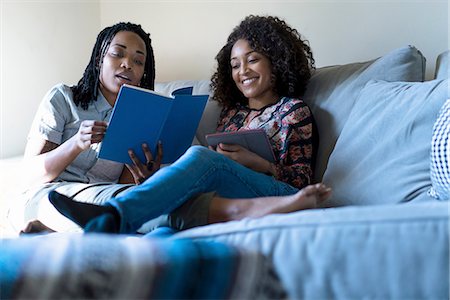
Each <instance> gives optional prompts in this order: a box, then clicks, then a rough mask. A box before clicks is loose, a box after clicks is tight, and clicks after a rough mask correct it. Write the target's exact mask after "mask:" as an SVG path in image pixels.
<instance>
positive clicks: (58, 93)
mask: <svg viewBox="0 0 450 300" xmlns="http://www.w3.org/2000/svg"><path fill="white" fill-rule="evenodd" d="M43 103H44V105H50V106H54V107H61V106H64V107H67V106H73V105H75V103H74V101H73V93H72V89H71V88H70V87H69V86H67V85H65V84H63V83H59V84H56V85H54V86H53V87H52V88H50V90H48V92H47V93H46V94H45V96H44V99H43Z"/></svg>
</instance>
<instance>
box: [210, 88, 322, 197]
mask: <svg viewBox="0 0 450 300" xmlns="http://www.w3.org/2000/svg"><path fill="white" fill-rule="evenodd" d="M313 122H314V119H313V117H312V114H311V111H310V109H309V107H308V106H307V105H306V103H304V102H303V101H302V100H300V99H292V98H288V97H283V98H282V99H281V100H280V101H278V102H277V103H276V104H273V105H269V106H265V107H263V108H261V109H251V108H248V107H247V106H243V105H238V106H237V107H236V108H231V109H225V110H223V111H222V113H221V116H220V121H219V124H218V127H217V132H233V131H239V130H247V129H258V128H263V129H264V130H265V131H266V133H267V135H268V137H269V140H270V142H271V144H272V148H273V152H274V154H275V157H276V163H275V168H276V174H275V178H276V179H278V180H280V181H283V182H286V183H288V184H290V185H292V186H295V187H297V188H299V189H300V188H302V187H305V186H306V185H308V184H310V183H311V180H312V172H313V170H312V162H313V153H314V151H313ZM314 150H315V149H314Z"/></svg>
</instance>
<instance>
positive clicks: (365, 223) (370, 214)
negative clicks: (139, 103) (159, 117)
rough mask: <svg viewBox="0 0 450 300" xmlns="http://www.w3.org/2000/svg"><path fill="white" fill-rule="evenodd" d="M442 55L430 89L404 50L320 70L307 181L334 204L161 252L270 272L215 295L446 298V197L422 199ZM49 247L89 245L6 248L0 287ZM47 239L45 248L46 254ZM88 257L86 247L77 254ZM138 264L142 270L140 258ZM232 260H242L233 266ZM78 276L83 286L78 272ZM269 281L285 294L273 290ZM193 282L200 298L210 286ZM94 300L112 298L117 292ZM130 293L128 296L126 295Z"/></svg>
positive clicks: (118, 243) (200, 88) (167, 88)
mask: <svg viewBox="0 0 450 300" xmlns="http://www.w3.org/2000/svg"><path fill="white" fill-rule="evenodd" d="M448 56H449V53H448V52H447V53H444V54H442V55H441V56H440V57H439V59H438V64H437V69H436V79H434V80H429V81H426V82H423V81H424V70H425V58H424V57H423V55H422V54H421V53H420V52H419V51H418V50H417V49H416V48H414V47H412V46H406V47H403V48H400V49H396V50H394V51H392V52H390V53H387V54H386V55H383V56H382V57H379V58H377V59H373V60H371V61H367V62H360V63H350V64H346V65H337V66H330V67H323V68H318V69H317V70H316V72H315V73H314V75H313V77H312V79H311V81H310V84H309V86H308V88H307V91H306V94H305V96H304V100H305V101H306V102H307V103H308V105H309V106H310V107H311V109H312V111H313V114H314V116H315V119H316V121H317V124H318V129H319V134H320V147H319V152H318V161H317V166H316V170H315V171H316V172H315V173H316V174H315V176H316V177H315V180H316V181H318V182H319V181H323V182H325V183H326V184H327V185H329V186H330V187H332V188H333V196H332V198H331V199H329V200H328V201H326V202H325V203H324V205H323V207H321V208H318V209H313V210H305V211H299V212H295V213H290V214H279V215H269V216H266V217H263V218H259V219H244V220H241V221H236V222H228V223H222V224H214V225H208V226H203V227H198V228H194V229H190V230H186V231H182V232H178V233H176V234H175V235H173V236H171V237H169V238H167V239H165V242H166V243H169V245H170V243H177V242H180V241H190V242H193V243H194V244H196V245H197V246H196V247H197V248H196V249H202V248H201V247H200V246H198V245H204V243H206V244H208V243H217V242H219V244H220V245H227V246H229V247H232V248H234V249H239V251H242V252H243V253H247V254H249V253H250V254H251V253H253V254H255V255H256V256H254V257H258V255H261V254H262V256H263V257H264V258H265V260H264V261H265V262H266V263H268V266H267V267H266V268H259V269H258V268H256V266H257V265H259V264H263V262H262V261H261V260H258V259H255V258H253V259H251V260H248V261H250V262H253V267H254V268H249V267H248V266H251V265H252V263H247V267H248V271H242V270H245V269H244V268H240V269H233V270H235V272H239V271H236V270H241V271H242V272H248V273H245V274H248V276H240V277H239V278H238V279H236V278H234V280H231V281H230V282H231V283H232V287H233V288H232V289H231V290H233V291H239V290H242V291H245V295H247V296H242V295H244V294H221V296H220V297H225V298H233V296H232V295H239V296H238V297H241V298H242V297H243V298H258V299H259V298H265V297H266V298H279V297H285V296H286V297H288V298H291V299H362V298H364V299H449V209H450V208H449V204H448V201H447V200H448V199H444V200H436V199H434V198H432V197H431V196H430V195H429V194H428V192H429V190H430V188H432V186H433V184H434V183H433V182H432V180H431V178H430V147H431V146H430V145H431V140H432V133H433V124H434V123H435V120H436V119H437V117H438V114H439V111H440V109H441V107H442V105H443V104H444V103H445V101H446V100H447V99H449V98H450V97H449V81H448V77H449V76H448ZM188 86H193V87H194V94H205V93H209V81H207V80H199V81H172V82H167V83H158V84H157V85H156V90H158V91H159V92H162V93H167V94H170V92H171V91H173V90H175V89H178V88H181V87H188ZM218 114H219V107H218V106H217V104H216V103H215V102H212V101H209V102H208V104H207V107H206V111H205V113H204V115H203V118H202V121H201V123H200V126H199V129H198V131H197V135H196V141H195V142H196V143H199V144H204V142H205V140H204V136H205V134H207V133H211V132H214V129H215V123H216V121H217V117H218ZM58 239H60V240H62V241H63V243H64V245H72V244H74V242H73V240H75V241H76V243H75V244H76V245H79V247H81V246H80V245H86V244H89V245H91V246H92V245H96V244H95V243H94V242H93V241H92V240H93V237H89V238H88V237H86V238H84V239H80V238H79V236H75V237H73V238H72V237H71V236H67V235H65V236H63V237H61V236H57V237H51V238H39V241H40V242H39V243H34V242H30V241H29V240H28V239H19V240H14V239H13V240H8V241H7V242H6V243H5V244H4V245H6V247H4V248H3V250H2V251H3V252H0V254H3V256H2V255H0V263H1V262H2V257H3V258H4V260H3V263H4V262H8V263H6V264H4V266H5V267H4V268H9V269H8V270H9V271H8V272H7V273H3V274H10V275H11V274H12V275H11V276H9V277H4V278H6V279H3V280H2V281H1V282H0V283H1V284H2V286H3V287H7V288H9V291H13V290H14V289H13V288H11V286H13V285H14V281H15V280H16V279H17V276H16V277H14V276H13V275H14V274H16V273H14V272H13V271H11V270H15V271H17V269H18V266H22V262H23V260H24V257H27V258H28V257H29V256H30V255H31V254H30V253H35V252H37V251H36V247H38V248H39V249H41V251H40V253H41V254H34V255H35V259H36V260H37V261H42V260H44V259H45V255H44V254H45V253H51V254H53V252H52V251H51V250H49V249H50V248H51V247H48V244H49V243H50V244H52V243H55V241H57V240H58ZM105 239H107V241H106V242H105ZM45 240H48V241H50V242H49V243H47V244H46V245H47V246H46V247H47V248H45V246H44V245H45V243H44V242H43V241H45ZM100 240H101V241H102V243H103V244H102V245H103V247H104V248H105V243H106V245H107V246H106V248H109V250H108V252H109V251H111V250H115V252H117V256H114V255H113V254H110V255H109V258H110V259H109V261H111V260H114V259H117V261H121V259H122V258H123V257H124V256H121V255H120V251H119V250H120V249H122V250H123V248H124V247H129V248H130V247H131V245H134V244H133V243H136V241H135V240H131V239H127V238H126V237H122V236H108V237H101V239H100ZM157 243H158V245H159V246H160V245H161V244H159V241H158V242H157ZM43 244H44V245H43ZM56 244H57V243H55V244H54V245H56ZM58 245H59V244H58ZM138 246H139V245H138ZM43 247H44V248H43ZM133 247H134V246H133ZM67 248H69V247H67ZM5 249H6V250H5ZM78 249H81V248H78ZM86 249H88V248H87V246H85V247H84V248H83V251H86ZM127 249H128V248H127ZM133 249H141V248H139V247H138V248H133ZM161 249H162V250H161V251H159V252H158V251H156V252H148V253H151V255H149V257H151V258H152V261H153V264H152V266H153V267H155V264H156V265H158V266H159V269H161V266H164V265H165V264H167V262H168V261H170V259H171V258H173V257H172V256H170V255H169V254H167V255H166V257H164V255H162V253H165V252H164V249H165V248H164V247H162V248H161ZM170 249H173V248H170ZM16 251H17V252H16ZM67 251H69V250H67ZM67 251H66V252H67ZM130 251H131V250H130ZM133 251H137V250H133ZM63 252H64V251H63ZM66 252H64V253H66ZM79 252H80V251H79ZM88 252H89V251H88ZM112 252H114V251H112ZM169 252H170V251H169ZM169 252H167V253H169ZM15 253H20V254H21V256H20V257H19V256H18V255H15ZM23 253H26V254H27V255H24V254H23ZM83 253H84V252H83ZM130 253H131V252H130ZM186 253H187V252H186ZM91 254H92V253H91ZM178 254H180V253H178ZM203 254H204V252H203ZM39 255H42V256H39ZM92 255H94V254H92ZM180 255H181V256H183V254H180ZM36 256H37V258H36ZM66 256H69V255H67V253H66ZM94 256H95V255H94ZM5 257H9V258H11V257H12V259H5ZM58 257H61V255H60V256H58ZM100 257H101V256H100ZM132 257H133V255H128V256H126V258H127V259H128V260H127V262H128V261H130V264H132V265H136V261H135V260H134V259H133V258H132ZM158 257H160V258H161V259H160V260H158V259H157V258H158ZM178 257H179V256H178ZM244 257H245V256H244ZM98 258H99V257H98ZM188 259H189V258H188ZM137 261H147V260H143V259H142V256H140V257H139V259H138V260H137ZM241 261H245V259H242V257H241ZM133 262H134V263H133ZM44 265H45V264H42V263H41V264H40V265H39V266H40V267H39V268H37V269H38V271H42V269H46V267H45V266H44ZM122 265H124V264H122ZM125 265H127V264H125ZM211 265H214V266H215V267H216V269H214V270H215V271H214V272H211V273H210V274H215V272H221V270H222V271H223V270H225V269H226V270H228V271H230V269H229V268H225V265H217V264H216V261H211ZM177 268H178V267H176V268H175V269H177ZM49 269H51V268H49ZM53 270H54V268H53ZM81 270H84V269H82V268H81ZM119 270H121V269H120V268H119ZM152 271H154V269H152ZM273 271H274V272H273ZM108 272H117V270H116V271H111V269H108ZM38 273H39V272H38ZM42 273H45V272H41V274H42ZM47 273H52V272H51V271H48V272H47ZM257 273H260V274H263V273H264V274H271V273H274V276H275V277H273V276H272V277H271V276H268V277H269V278H271V279H270V280H269V279H267V276H266V277H264V280H263V281H264V284H260V285H257V284H255V282H257V281H258V280H259V279H260V278H259V277H255V274H257ZM77 274H78V276H80V277H83V275H82V274H84V273H83V272H81V275H80V273H77ZM48 276H50V277H51V275H48ZM74 276H75V275H72V277H74ZM75 277H76V276H75ZM245 277H248V278H247V279H249V278H250V279H252V280H253V281H252V284H251V285H248V284H247V285H245V284H244V282H246V280H245ZM46 278H47V277H46ZM133 278H134V277H133ZM255 278H257V279H255ZM276 278H278V279H279V282H280V283H281V285H280V286H281V288H282V289H283V290H284V292H285V294H284V293H283V292H280V287H279V286H278V284H277V283H276V282H277V280H275V279H276ZM250 279H249V280H250ZM8 280H9V281H8ZM159 280H161V279H159ZM249 280H247V281H249ZM271 280H272V281H271ZM98 282H99V281H97V282H94V283H92V282H91V283H90V284H91V285H90V287H91V288H93V289H94V290H96V291H98V290H101V289H105V286H107V284H106V283H104V281H102V283H104V285H100V284H98ZM155 282H156V283H155ZM155 282H153V283H154V284H155V286H159V285H158V284H157V283H158V281H155ZM165 282H167V278H166V281H165ZM170 282H171V281H170ZM200 283H201V284H202V285H203V287H204V288H205V289H206V288H209V287H210V284H216V283H217V282H214V281H200ZM109 284H110V285H111V284H112V283H111V282H110V283H109ZM122 284H125V283H123V282H122ZM166 284H167V283H166ZM171 284H172V282H171ZM240 287H242V289H241V288H240ZM244 287H246V288H244ZM109 288H111V287H110V286H109ZM197 288H198V286H197ZM222 288H223V287H222ZM16 290H17V288H16ZM191 290H192V288H191ZM130 291H131V289H130ZM261 291H268V292H267V293H264V292H261ZM10 295H11V293H10ZM47 295H48V294H47ZM64 295H65V296H67V294H64ZM73 295H78V296H80V294H76V293H75V294H73ZM81 295H83V296H86V295H85V294H81ZM100 295H108V297H110V298H114V297H113V296H116V298H117V297H118V296H117V294H115V293H114V292H110V293H109V294H108V293H103V294H100ZM119 295H121V296H124V294H123V293H122V294H119ZM135 295H136V294H133V293H131V292H130V294H126V295H125V296H130V297H131V296H135ZM182 295H185V296H186V298H189V297H188V296H187V294H182ZM190 295H191V296H192V294H190ZM209 295H212V294H209ZM215 295H216V296H217V295H219V294H215ZM224 295H225V296H224ZM191 298H192V297H191ZM205 298H208V297H205ZM209 298H212V297H209Z"/></svg>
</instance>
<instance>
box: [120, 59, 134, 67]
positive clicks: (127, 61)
mask: <svg viewBox="0 0 450 300" xmlns="http://www.w3.org/2000/svg"><path fill="white" fill-rule="evenodd" d="M120 66H121V67H122V68H125V69H131V60H130V58H128V57H124V58H123V59H122V61H121V63H120Z"/></svg>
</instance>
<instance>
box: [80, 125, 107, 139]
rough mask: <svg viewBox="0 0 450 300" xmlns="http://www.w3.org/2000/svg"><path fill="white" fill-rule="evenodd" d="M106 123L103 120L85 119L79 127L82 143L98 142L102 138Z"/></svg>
mask: <svg viewBox="0 0 450 300" xmlns="http://www.w3.org/2000/svg"><path fill="white" fill-rule="evenodd" d="M107 127H108V123H107V122H105V121H94V120H85V121H83V122H81V124H80V129H79V136H80V140H81V142H82V143H83V144H87V145H90V144H94V143H99V142H101V141H102V140H103V138H104V136H105V133H106V128H107Z"/></svg>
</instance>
